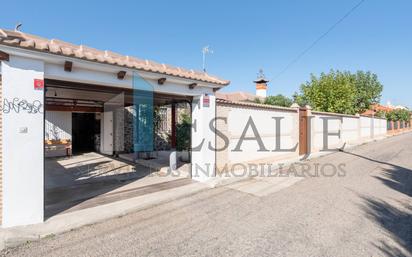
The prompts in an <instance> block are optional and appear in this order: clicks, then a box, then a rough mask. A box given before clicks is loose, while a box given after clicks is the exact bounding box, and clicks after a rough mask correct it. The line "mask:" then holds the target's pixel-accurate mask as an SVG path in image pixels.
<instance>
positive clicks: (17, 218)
mask: <svg viewBox="0 0 412 257" xmlns="http://www.w3.org/2000/svg"><path fill="white" fill-rule="evenodd" d="M1 73H2V81H3V83H2V84H3V85H2V93H3V99H2V102H1V103H2V106H1V107H2V112H3V144H2V149H3V210H2V211H3V222H2V226H3V227H12V226H19V225H29V224H35V223H40V222H43V216H44V214H43V212H44V211H43V209H44V202H43V198H44V196H43V194H44V193H43V192H44V182H43V181H44V108H43V107H44V102H43V101H44V100H43V99H44V63H43V62H42V61H38V60H34V59H29V58H23V57H17V56H10V60H9V61H2V63H1Z"/></svg>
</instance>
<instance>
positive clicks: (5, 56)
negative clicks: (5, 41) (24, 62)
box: [0, 51, 10, 61]
mask: <svg viewBox="0 0 412 257" xmlns="http://www.w3.org/2000/svg"><path fill="white" fill-rule="evenodd" d="M9 60H10V56H9V54H8V53H5V52H3V51H0V61H9Z"/></svg>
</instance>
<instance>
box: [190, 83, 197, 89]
mask: <svg viewBox="0 0 412 257" xmlns="http://www.w3.org/2000/svg"><path fill="white" fill-rule="evenodd" d="M195 87H197V83H192V84H189V88H190V89H194V88H195Z"/></svg>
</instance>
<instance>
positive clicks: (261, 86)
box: [253, 69, 269, 97]
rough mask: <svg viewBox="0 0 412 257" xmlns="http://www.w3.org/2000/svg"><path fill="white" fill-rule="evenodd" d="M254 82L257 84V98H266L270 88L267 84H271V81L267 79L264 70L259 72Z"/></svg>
mask: <svg viewBox="0 0 412 257" xmlns="http://www.w3.org/2000/svg"><path fill="white" fill-rule="evenodd" d="M253 82H255V83H256V96H260V97H266V95H267V87H268V86H267V83H268V82H269V80H267V79H266V77H265V74H263V70H262V69H260V70H259V73H258V77H257V79H256V80H255V81H253Z"/></svg>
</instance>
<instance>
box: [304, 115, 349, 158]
mask: <svg viewBox="0 0 412 257" xmlns="http://www.w3.org/2000/svg"><path fill="white" fill-rule="evenodd" d="M323 118H331V120H328V132H329V133H338V132H341V135H340V137H338V136H335V135H331V136H328V148H330V149H333V148H339V147H342V145H343V139H342V138H343V137H342V135H343V133H342V121H341V120H339V119H342V118H343V117H340V116H332V115H325V114H315V115H313V116H312V117H311V126H310V131H311V133H312V135H311V140H310V142H311V147H310V149H311V152H312V153H313V152H319V151H320V150H322V149H323V144H324V142H323V141H324V133H325V132H326V131H324V128H323V126H324V120H323ZM349 127H350V126H349Z"/></svg>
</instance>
